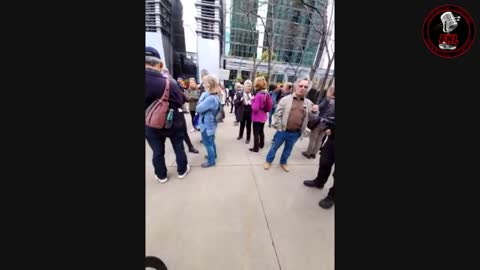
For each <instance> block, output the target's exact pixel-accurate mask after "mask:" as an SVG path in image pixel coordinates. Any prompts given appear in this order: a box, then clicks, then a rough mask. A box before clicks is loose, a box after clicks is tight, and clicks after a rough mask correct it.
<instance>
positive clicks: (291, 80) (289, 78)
mask: <svg viewBox="0 0 480 270" xmlns="http://www.w3.org/2000/svg"><path fill="white" fill-rule="evenodd" d="M296 79H297V76H295V75H291V76H288V81H289V82H291V83H294V82H295V80H296Z"/></svg>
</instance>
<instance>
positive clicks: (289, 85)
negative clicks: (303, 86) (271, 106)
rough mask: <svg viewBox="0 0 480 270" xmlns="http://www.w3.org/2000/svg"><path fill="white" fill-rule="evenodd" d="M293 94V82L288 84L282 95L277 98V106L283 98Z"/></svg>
mask: <svg viewBox="0 0 480 270" xmlns="http://www.w3.org/2000/svg"><path fill="white" fill-rule="evenodd" d="M291 94H292V83H291V82H287V83H286V84H285V85H284V86H283V88H282V89H281V91H280V94H279V95H278V96H277V102H276V104H278V103H279V102H280V100H282V98H284V97H286V96H288V95H291Z"/></svg>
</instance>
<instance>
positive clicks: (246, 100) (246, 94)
mask: <svg viewBox="0 0 480 270" xmlns="http://www.w3.org/2000/svg"><path fill="white" fill-rule="evenodd" d="M252 88H253V86H252V81H250V80H246V81H245V82H244V83H243V93H241V95H240V101H239V106H238V115H239V121H240V130H239V133H238V138H237V140H241V139H242V138H243V131H244V130H245V127H247V140H246V141H245V143H246V144H249V143H250V135H251V134H252Z"/></svg>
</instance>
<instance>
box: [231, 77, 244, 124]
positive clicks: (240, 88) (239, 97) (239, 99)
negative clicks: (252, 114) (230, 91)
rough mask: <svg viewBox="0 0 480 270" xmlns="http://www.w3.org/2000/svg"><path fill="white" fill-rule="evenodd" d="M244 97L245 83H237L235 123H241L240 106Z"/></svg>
mask: <svg viewBox="0 0 480 270" xmlns="http://www.w3.org/2000/svg"><path fill="white" fill-rule="evenodd" d="M242 98H243V85H242V84H241V83H236V84H235V98H234V99H233V106H234V107H235V122H234V125H235V126H238V124H239V123H240V118H241V117H240V116H241V115H240V110H239V107H240V106H241V104H242Z"/></svg>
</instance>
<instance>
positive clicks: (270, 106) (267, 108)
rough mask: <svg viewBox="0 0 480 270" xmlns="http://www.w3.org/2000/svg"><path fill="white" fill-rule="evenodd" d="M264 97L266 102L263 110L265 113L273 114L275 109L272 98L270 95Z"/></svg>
mask: <svg viewBox="0 0 480 270" xmlns="http://www.w3.org/2000/svg"><path fill="white" fill-rule="evenodd" d="M263 96H265V100H264V102H263V104H262V107H261V109H262V111H264V112H271V111H272V109H273V104H272V98H271V97H270V95H269V94H263Z"/></svg>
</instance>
